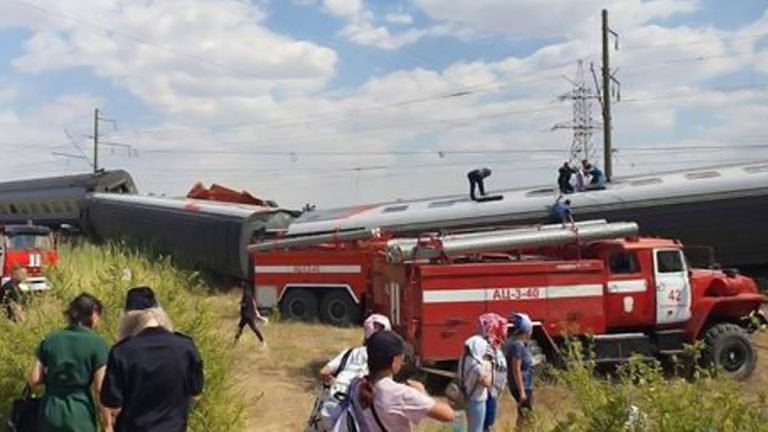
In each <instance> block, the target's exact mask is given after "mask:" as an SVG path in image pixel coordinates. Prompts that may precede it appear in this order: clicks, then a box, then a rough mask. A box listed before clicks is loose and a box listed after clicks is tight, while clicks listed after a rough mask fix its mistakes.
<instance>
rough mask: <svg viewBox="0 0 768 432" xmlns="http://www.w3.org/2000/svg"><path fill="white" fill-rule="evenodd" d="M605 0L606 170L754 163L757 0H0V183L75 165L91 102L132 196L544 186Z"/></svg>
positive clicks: (761, 100)
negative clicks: (609, 122) (230, 189)
mask: <svg viewBox="0 0 768 432" xmlns="http://www.w3.org/2000/svg"><path fill="white" fill-rule="evenodd" d="M603 7H606V8H608V9H609V11H610V13H611V22H612V27H613V28H614V29H615V30H616V31H618V32H619V34H620V44H619V45H620V48H619V50H618V51H616V52H613V53H612V55H613V59H614V60H613V65H614V66H615V67H618V68H619V71H618V77H619V79H620V80H621V82H622V88H621V98H622V101H620V102H618V103H616V104H615V114H614V115H615V119H616V120H615V125H614V127H615V142H616V147H617V148H618V153H617V154H616V158H615V162H616V165H617V166H616V170H617V174H618V175H636V174H639V173H644V172H650V171H655V170H667V169H675V168H683V167H690V166H699V165H709V164H713V163H719V162H733V161H742V160H758V159H768V151H764V150H763V148H762V147H761V145H763V144H765V145H766V148H768V126H766V125H765V124H764V121H761V120H760V118H766V115H768V105H767V104H766V102H768V97H766V92H767V91H768V88H766V86H767V85H768V4H766V3H765V2H762V1H754V0H733V1H729V2H722V1H717V0H651V1H641V0H613V1H606V0H584V1H579V2H571V1H564V0H485V1H483V2H477V1H473V0H387V1H384V0H251V1H250V2H249V1H247V0H217V1H210V0H164V1H163V2H150V1H134V0H99V1H96V0H88V1H86V0H59V1H54V0H7V1H5V2H3V4H2V5H0V132H2V135H3V138H2V139H0V150H2V151H3V154H6V155H8V156H7V157H4V158H2V159H0V180H7V179H14V178H21V177H35V176H39V175H53V174H62V173H67V172H81V171H87V170H88V169H90V166H89V162H88V161H87V160H85V159H76V158H67V157H62V156H59V155H54V154H53V153H67V154H80V153H79V152H80V151H81V150H82V151H83V152H84V153H86V154H90V152H91V149H90V139H89V137H88V136H89V135H90V134H91V128H92V112H93V109H94V108H96V107H99V108H101V110H102V112H103V113H104V116H105V117H108V118H110V119H115V120H117V127H116V128H113V126H112V125H111V124H109V123H106V122H104V123H103V124H102V131H104V137H103V141H104V142H106V144H105V146H104V147H103V152H102V155H103V156H102V161H103V163H104V167H106V168H125V169H128V170H130V171H131V173H132V174H133V175H134V177H136V180H137V182H138V183H139V185H140V187H141V189H142V190H143V191H145V192H153V193H165V194H170V195H177V194H182V193H184V192H185V191H186V190H187V189H188V188H189V187H191V186H192V184H194V183H195V182H196V181H203V182H206V183H210V182H218V183H223V184H228V185H232V186H235V187H239V188H247V189H250V190H252V191H253V192H254V193H257V194H263V195H266V196H269V197H270V198H273V199H276V200H277V201H278V202H281V203H285V204H287V205H301V204H302V203H304V202H308V201H312V202H316V203H318V204H320V205H325V206H333V205H346V204H351V203H355V202H361V201H381V200H389V199H397V198H413V197H418V196H424V195H432V194H435V195H437V194H439V195H443V194H449V193H460V192H463V190H464V189H465V185H464V184H463V183H464V175H463V173H464V172H465V171H468V170H469V169H472V168H473V167H475V166H478V165H492V166H494V167H495V168H496V169H495V170H494V178H493V181H492V183H493V184H494V185H496V186H498V187H500V188H501V187H505V188H506V187H511V186H515V185H531V184H544V183H551V182H552V181H553V180H554V175H553V171H554V167H555V166H557V165H559V164H560V163H562V160H564V159H565V158H567V157H568V149H569V147H570V144H571V137H570V132H569V131H568V130H558V131H555V132H552V131H551V130H550V129H551V127H552V126H553V125H554V124H556V123H561V122H567V121H568V120H569V117H570V115H571V108H570V106H569V105H568V104H567V103H561V102H558V101H557V97H558V96H559V95H561V94H564V93H566V92H568V91H569V86H570V84H569V83H568V82H567V81H566V80H565V79H564V78H562V76H563V75H567V76H573V75H574V73H575V71H576V60H577V59H582V60H583V61H584V62H585V64H586V67H587V70H588V69H589V65H590V63H591V62H592V63H595V64H596V67H597V63H598V62H599V57H598V55H597V54H598V50H599V46H598V43H599V39H598V38H599V33H598V30H599V15H600V9H601V8H603ZM587 78H588V82H589V83H590V84H591V82H592V80H591V76H590V75H589V73H587ZM598 111H599V109H598V107H597V106H596V107H595V108H594V112H593V115H594V117H595V118H596V119H597V120H599V119H598V117H599V115H598ZM65 131H68V132H69V133H70V135H71V136H72V137H73V138H74V140H75V143H72V142H70V141H69V139H68V138H67V136H66V134H65ZM601 141H602V140H601V137H600V136H599V134H598V135H596V136H595V137H594V138H593V144H594V148H595V152H594V158H595V159H597V160H601V158H602V156H601V154H600V151H599V148H600V145H601ZM75 144H77V145H78V146H80V150H78V148H76V146H75ZM125 145H129V146H130V148H131V151H126V150H125ZM728 146H730V147H728ZM707 147H709V148H707ZM691 148H695V149H697V150H695V151H690V149H691ZM654 149H658V150H654Z"/></svg>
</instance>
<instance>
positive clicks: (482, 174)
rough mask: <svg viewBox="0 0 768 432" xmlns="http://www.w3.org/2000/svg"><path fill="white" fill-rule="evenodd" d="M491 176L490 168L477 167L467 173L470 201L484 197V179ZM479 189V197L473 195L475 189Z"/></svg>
mask: <svg viewBox="0 0 768 432" xmlns="http://www.w3.org/2000/svg"><path fill="white" fill-rule="evenodd" d="M490 176H491V170H490V168H478V169H475V170H472V171H470V172H469V173H467V178H468V179H469V197H470V198H471V199H472V201H478V198H483V197H485V184H484V180H485V179H486V178H487V177H490ZM476 188H477V189H479V190H480V197H478V196H476V195H475V189H476Z"/></svg>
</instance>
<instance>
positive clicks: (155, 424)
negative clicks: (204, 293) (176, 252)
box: [100, 287, 204, 432]
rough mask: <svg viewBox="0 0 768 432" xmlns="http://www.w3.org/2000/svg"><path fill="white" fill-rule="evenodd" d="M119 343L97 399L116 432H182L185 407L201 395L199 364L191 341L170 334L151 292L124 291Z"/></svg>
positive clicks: (184, 421)
mask: <svg viewBox="0 0 768 432" xmlns="http://www.w3.org/2000/svg"><path fill="white" fill-rule="evenodd" d="M133 323H139V324H133ZM126 328H131V330H130V331H125V329H126ZM126 333H127V334H126ZM121 337H125V338H124V339H122V340H121V341H120V342H118V343H117V344H115V346H113V347H112V349H111V350H110V352H109V359H108V360H107V371H106V376H105V377H104V384H103V385H102V389H101V395H100V399H101V403H102V404H103V405H104V406H105V407H107V408H110V409H111V410H112V411H113V413H114V414H116V416H117V421H116V422H115V428H114V430H115V432H183V431H186V430H187V420H188V417H189V407H190V404H191V403H192V402H193V401H194V400H195V399H197V398H198V397H199V396H200V394H201V393H202V391H203V380H204V379H203V361H202V360H201V358H200V354H199V353H198V351H197V348H196V347H195V344H194V342H192V339H191V338H189V337H187V336H185V335H182V334H180V333H174V332H173V331H171V329H170V321H169V320H168V319H167V316H165V312H164V311H163V310H162V308H160V307H159V305H158V304H157V300H156V299H155V294H154V292H153V291H152V289H151V288H149V287H139V288H133V289H131V290H129V291H128V295H127V298H126V302H125V313H124V315H123V317H122V318H121Z"/></svg>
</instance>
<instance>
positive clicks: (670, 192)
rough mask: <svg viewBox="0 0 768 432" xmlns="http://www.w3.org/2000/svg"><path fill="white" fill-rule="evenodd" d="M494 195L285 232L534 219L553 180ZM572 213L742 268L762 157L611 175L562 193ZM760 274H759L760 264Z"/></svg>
mask: <svg viewBox="0 0 768 432" xmlns="http://www.w3.org/2000/svg"><path fill="white" fill-rule="evenodd" d="M493 193H494V194H500V195H501V196H502V199H501V200H498V201H489V202H474V201H471V200H470V199H469V197H467V196H450V197H442V198H433V199H425V200H413V201H400V202H393V203H386V204H377V205H365V206H360V207H350V208H343V209H332V210H316V211H311V212H308V213H305V214H304V215H303V216H301V217H300V218H298V219H297V220H296V221H295V222H294V223H293V224H291V226H290V227H289V229H288V232H287V236H291V237H292V236H304V235H310V234H320V233H331V232H339V231H347V230H358V229H375V228H382V229H387V230H389V231H392V232H394V233H396V234H418V233H423V232H425V231H439V230H457V229H462V228H470V227H480V226H494V225H497V226H498V225H518V224H539V223H542V222H544V221H545V220H546V219H547V216H548V213H549V209H550V208H551V206H552V205H553V204H554V202H555V200H556V198H557V197H558V195H559V193H558V190H557V188H556V187H541V188H531V189H515V190H504V191H500V192H493ZM567 198H568V199H570V200H571V203H572V204H571V207H572V208H573V211H574V214H575V215H576V219H577V220H587V219H608V220H609V221H622V220H631V221H636V222H638V223H639V224H640V228H641V231H642V233H643V234H644V235H652V236H660V237H667V238H673V239H679V240H681V241H683V242H684V243H685V244H686V245H696V246H711V247H713V248H714V250H715V253H716V258H717V261H718V262H719V263H721V264H722V265H727V266H734V267H738V268H741V269H754V268H760V269H762V268H764V267H765V264H767V263H768V225H766V224H765V223H764V219H763V218H764V217H765V216H764V215H766V214H768V162H759V163H750V164H744V165H733V166H726V167H717V168H703V169H695V170H686V171H677V172H670V173H665V174H659V175H648V176H641V177H633V178H625V179H618V180H617V181H616V182H614V183H612V184H610V185H609V186H608V188H607V189H606V190H601V191H590V192H580V193H573V194H569V195H567ZM760 273H764V270H763V271H760Z"/></svg>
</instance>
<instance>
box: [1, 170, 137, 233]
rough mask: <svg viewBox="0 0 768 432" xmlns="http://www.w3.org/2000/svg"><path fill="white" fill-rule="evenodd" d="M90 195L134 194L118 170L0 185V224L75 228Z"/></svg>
mask: <svg viewBox="0 0 768 432" xmlns="http://www.w3.org/2000/svg"><path fill="white" fill-rule="evenodd" d="M92 192H106V193H116V194H135V193H136V185H135V184H134V182H133V179H132V178H131V175H130V174H128V173H127V172H126V171H122V170H117V171H101V172H98V173H93V174H78V175H68V176H60V177H48V178H39V179H30V180H18V181H12V182H4V183H0V222H2V223H7V224H25V223H27V222H30V221H31V222H33V223H35V224H37V225H46V226H53V227H57V226H60V225H71V226H79V225H80V223H81V221H82V218H81V213H82V211H83V206H84V203H85V196H86V195H87V194H88V193H92Z"/></svg>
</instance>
